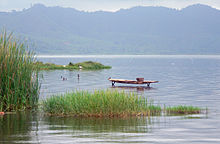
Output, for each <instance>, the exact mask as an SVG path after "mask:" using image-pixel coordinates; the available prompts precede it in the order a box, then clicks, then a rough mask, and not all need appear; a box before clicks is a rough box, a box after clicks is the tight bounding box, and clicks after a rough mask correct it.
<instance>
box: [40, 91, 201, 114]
mask: <svg viewBox="0 0 220 144" xmlns="http://www.w3.org/2000/svg"><path fill="white" fill-rule="evenodd" d="M42 107H43V111H44V112H45V113H47V114H49V115H59V116H85V117H127V116H151V115H161V113H162V112H163V111H164V112H166V113H169V114H171V113H173V114H175V113H178V114H179V113H180V114H197V113H200V112H201V109H200V108H198V107H192V106H183V107H181V106H180V107H168V108H164V109H162V108H161V106H159V105H155V104H153V102H152V101H148V100H147V99H146V98H143V97H141V96H138V95H137V94H135V93H126V92H119V91H110V90H99V91H94V92H88V91H76V92H73V93H67V94H64V95H60V96H53V97H51V98H49V99H46V100H44V101H43V102H42Z"/></svg>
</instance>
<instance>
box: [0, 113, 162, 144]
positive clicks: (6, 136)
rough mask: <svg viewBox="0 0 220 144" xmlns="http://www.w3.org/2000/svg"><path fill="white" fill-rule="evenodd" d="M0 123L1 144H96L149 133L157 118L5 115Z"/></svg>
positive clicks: (33, 114) (157, 120) (157, 121)
mask: <svg viewBox="0 0 220 144" xmlns="http://www.w3.org/2000/svg"><path fill="white" fill-rule="evenodd" d="M0 122H1V125H0V128H1V131H0V143H61V141H60V140H61V137H62V140H64V141H65V143H68V142H71V141H72V142H73V141H75V140H80V139H81V140H80V141H82V142H83V141H90V142H91V143H95V142H97V141H103V142H104V141H106V140H108V141H112V139H118V140H120V139H132V138H133V137H134V136H138V135H139V136H142V135H143V134H146V133H151V132H152V129H153V127H154V124H155V123H159V117H138V118H136V117H133V118H77V117H50V116H45V115H41V114H40V113H33V112H20V113H17V114H6V115H5V116H4V117H0ZM62 143H63V142H62Z"/></svg>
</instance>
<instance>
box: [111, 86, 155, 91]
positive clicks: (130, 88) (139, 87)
mask: <svg viewBox="0 0 220 144" xmlns="http://www.w3.org/2000/svg"><path fill="white" fill-rule="evenodd" d="M111 88H119V89H129V90H135V89H136V90H137V91H145V90H156V88H153V87H148V86H112V87H111Z"/></svg>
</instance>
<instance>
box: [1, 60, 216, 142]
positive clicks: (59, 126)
mask: <svg viewBox="0 0 220 144" xmlns="http://www.w3.org/2000/svg"><path fill="white" fill-rule="evenodd" d="M38 59H40V60H41V61H43V62H53V63H56V64H62V65H65V64H68V63H69V62H70V61H71V62H73V63H75V62H82V61H86V60H92V61H97V62H101V63H103V64H104V65H110V66H112V69H109V70H99V71H69V70H53V71H42V72H41V74H42V75H43V80H41V82H42V85H41V94H40V99H41V100H42V99H45V98H48V97H50V96H51V95H54V94H58V93H65V92H71V91H74V90H81V89H83V90H88V91H93V90H96V89H118V90H124V91H132V92H137V93H138V94H139V95H141V96H143V97H147V98H149V99H152V100H154V103H156V104H160V105H166V106H174V105H179V104H181V105H193V106H199V107H202V108H206V107H207V108H208V113H203V114H199V115H185V116H154V117H150V118H148V117H140V118H114V119H108V118H106V119H101V118H73V117H49V116H44V115H42V114H40V113H36V112H34V113H33V112H23V113H17V114H8V115H5V116H4V117H1V116H0V122H1V123H0V124H1V125H0V128H1V129H0V143H45V144H46V143H160V144H177V143H178V144H179V143H181V144H182V143H187V144H188V143H193V144H207V143H209V144H210V143H213V144H219V143H220V136H219V134H220V56H59V57H43V56H42V57H39V58H38ZM77 74H79V75H80V78H79V79H78V77H77ZM61 76H63V77H66V78H67V80H65V81H63V80H62V79H61ZM109 77H111V78H122V79H136V78H137V77H144V78H145V79H146V80H158V81H159V83H156V84H151V88H147V87H144V86H132V85H125V84H116V87H112V86H111V83H110V82H109V81H108V80H107V79H108V78H109Z"/></svg>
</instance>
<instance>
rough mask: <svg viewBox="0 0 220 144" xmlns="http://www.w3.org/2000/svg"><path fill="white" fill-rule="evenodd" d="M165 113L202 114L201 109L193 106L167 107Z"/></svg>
mask: <svg viewBox="0 0 220 144" xmlns="http://www.w3.org/2000/svg"><path fill="white" fill-rule="evenodd" d="M165 111H166V113H167V114H168V115H170V114H175V115H176V114H199V113H200V112H201V108H199V107H193V106H182V105H180V106H174V107H167V108H165Z"/></svg>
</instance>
